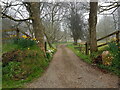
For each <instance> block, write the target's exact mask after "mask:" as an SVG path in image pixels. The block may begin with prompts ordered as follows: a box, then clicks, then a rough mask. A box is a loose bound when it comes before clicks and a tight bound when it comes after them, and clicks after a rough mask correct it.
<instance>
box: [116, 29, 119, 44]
mask: <svg viewBox="0 0 120 90" xmlns="http://www.w3.org/2000/svg"><path fill="white" fill-rule="evenodd" d="M116 39H117V40H116V43H117V45H118V44H119V31H118V32H117V33H116Z"/></svg>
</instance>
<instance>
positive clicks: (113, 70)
mask: <svg viewBox="0 0 120 90" xmlns="http://www.w3.org/2000/svg"><path fill="white" fill-rule="evenodd" d="M67 47H68V48H70V49H71V50H72V51H73V52H74V53H75V54H76V55H77V56H78V57H80V58H81V59H82V60H83V61H85V62H86V63H89V64H92V61H93V60H92V59H93V57H96V56H97V55H98V54H100V53H101V52H102V51H103V50H105V49H106V47H104V48H100V49H99V52H97V53H93V54H92V57H91V56H90V55H85V54H83V53H82V52H81V51H80V50H78V49H75V48H74V47H76V45H73V44H68V45H67ZM107 47H108V46H107ZM96 66H97V67H98V68H100V69H104V70H107V71H108V72H110V73H112V74H116V75H118V76H120V69H119V68H116V67H115V66H105V65H103V64H97V65H96Z"/></svg>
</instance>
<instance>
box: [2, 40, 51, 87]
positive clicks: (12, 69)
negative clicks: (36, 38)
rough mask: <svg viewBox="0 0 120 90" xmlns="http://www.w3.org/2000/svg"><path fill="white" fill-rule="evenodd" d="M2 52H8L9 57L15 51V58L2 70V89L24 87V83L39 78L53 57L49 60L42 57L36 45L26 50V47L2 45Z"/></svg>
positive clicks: (11, 44)
mask: <svg viewBox="0 0 120 90" xmlns="http://www.w3.org/2000/svg"><path fill="white" fill-rule="evenodd" d="M22 43H23V42H22ZM21 47H22V48H21ZM2 50H3V52H2V53H8V52H9V54H11V55H12V54H13V53H12V51H13V50H16V51H17V52H16V53H17V57H15V58H12V59H13V60H12V61H10V62H9V63H8V64H7V65H5V66H4V67H3V68H2V71H3V75H2V88H20V87H24V85H25V84H26V83H28V82H32V81H33V80H34V79H36V78H38V77H40V76H41V75H42V74H43V72H44V71H45V70H46V68H47V67H48V65H49V62H50V61H51V59H52V55H53V54H52V55H51V56H50V57H49V58H46V57H44V54H43V52H42V51H41V50H40V48H39V47H38V46H37V45H32V46H29V49H28V47H25V48H23V46H20V45H18V44H15V43H8V44H4V46H3V49H2ZM8 59H9V57H8ZM3 60H4V59H3ZM16 60H21V61H20V62H18V61H16Z"/></svg>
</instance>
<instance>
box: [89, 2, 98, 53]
mask: <svg viewBox="0 0 120 90" xmlns="http://www.w3.org/2000/svg"><path fill="white" fill-rule="evenodd" d="M97 9H98V2H90V14H89V33H90V51H91V53H92V52H96V51H97V50H98V49H97V39H96V24H97Z"/></svg>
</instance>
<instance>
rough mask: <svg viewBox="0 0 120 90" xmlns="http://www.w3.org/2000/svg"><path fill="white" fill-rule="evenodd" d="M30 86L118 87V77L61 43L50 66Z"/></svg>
mask: <svg viewBox="0 0 120 90" xmlns="http://www.w3.org/2000/svg"><path fill="white" fill-rule="evenodd" d="M27 87H28V88H117V87H118V77H117V76H114V75H111V74H109V73H107V74H105V73H103V72H101V71H100V70H98V69H95V68H93V67H92V66H90V65H88V64H86V63H85V62H83V61H82V60H80V59H79V58H78V57H77V56H76V55H75V54H74V53H73V52H72V51H71V50H70V49H68V48H67V47H65V45H60V46H59V47H58V51H57V52H56V54H55V55H54V58H53V60H52V62H51V63H50V66H49V68H48V69H47V71H46V72H45V73H44V74H43V76H42V77H40V78H39V79H37V80H35V81H34V82H32V83H30V84H28V85H27Z"/></svg>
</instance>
